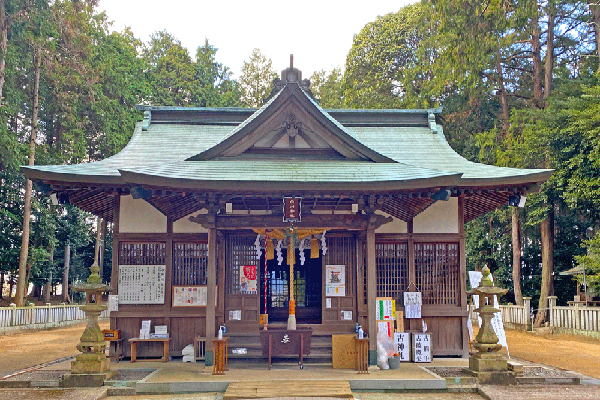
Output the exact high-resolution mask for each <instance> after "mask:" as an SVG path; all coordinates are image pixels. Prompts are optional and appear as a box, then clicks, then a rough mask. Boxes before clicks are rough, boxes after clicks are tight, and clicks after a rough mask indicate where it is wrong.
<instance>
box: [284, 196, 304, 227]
mask: <svg viewBox="0 0 600 400" xmlns="http://www.w3.org/2000/svg"><path fill="white" fill-rule="evenodd" d="M301 203H302V198H300V197H284V198H283V222H301V221H302V213H301V212H300V207H301V205H302V204H301Z"/></svg>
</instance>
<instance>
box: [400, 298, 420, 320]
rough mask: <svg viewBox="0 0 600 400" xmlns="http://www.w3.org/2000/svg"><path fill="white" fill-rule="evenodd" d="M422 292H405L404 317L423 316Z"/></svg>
mask: <svg viewBox="0 0 600 400" xmlns="http://www.w3.org/2000/svg"><path fill="white" fill-rule="evenodd" d="M422 304H423V301H422V299H421V292H404V317H405V318H421V305H422Z"/></svg>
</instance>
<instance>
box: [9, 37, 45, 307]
mask: <svg viewBox="0 0 600 400" xmlns="http://www.w3.org/2000/svg"><path fill="white" fill-rule="evenodd" d="M34 53H35V54H34V58H35V59H36V60H35V74H34V75H35V77H34V85H33V87H34V88H33V110H32V114H31V137H30V138H29V163H28V165H33V164H34V162H35V141H36V139H37V131H38V123H37V119H38V106H39V92H40V70H41V68H42V57H41V54H40V53H41V50H40V48H39V46H38V47H36V48H35V52H34ZM31 186H32V183H31V180H29V179H27V182H26V183H25V205H24V207H23V234H22V235H21V254H20V256H19V276H18V280H17V293H16V294H15V304H16V305H17V306H18V307H22V306H23V305H24V304H25V295H26V292H25V289H26V282H25V275H26V273H27V271H26V269H27V255H28V253H29V222H30V221H29V220H30V219H31V190H32V187H31Z"/></svg>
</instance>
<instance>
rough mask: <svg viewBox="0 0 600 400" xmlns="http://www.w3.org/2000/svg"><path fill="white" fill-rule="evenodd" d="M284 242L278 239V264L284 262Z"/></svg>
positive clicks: (276, 249)
mask: <svg viewBox="0 0 600 400" xmlns="http://www.w3.org/2000/svg"><path fill="white" fill-rule="evenodd" d="M282 243H283V241H282V240H278V241H277V247H276V248H275V251H277V262H278V265H281V263H282V262H283V254H281V244H282Z"/></svg>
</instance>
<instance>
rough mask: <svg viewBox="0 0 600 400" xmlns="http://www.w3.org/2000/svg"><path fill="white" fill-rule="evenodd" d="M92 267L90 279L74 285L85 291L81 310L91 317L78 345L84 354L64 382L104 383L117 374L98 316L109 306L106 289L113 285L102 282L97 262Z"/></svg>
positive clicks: (67, 383) (72, 367)
mask: <svg viewBox="0 0 600 400" xmlns="http://www.w3.org/2000/svg"><path fill="white" fill-rule="evenodd" d="M90 270H91V274H90V276H89V278H88V280H87V283H82V284H79V285H73V286H71V288H72V289H73V290H75V291H77V292H84V293H85V305H83V306H82V307H81V310H82V311H83V312H85V315H86V317H87V320H88V321H87V326H86V328H85V330H84V331H83V334H82V335H81V339H80V342H79V344H78V345H77V350H79V351H80V352H81V354H79V355H78V356H77V357H75V360H74V361H73V362H72V363H71V374H70V375H65V377H63V386H102V385H103V383H104V380H106V379H108V378H110V377H112V376H113V375H114V372H113V371H111V370H110V359H109V358H108V357H106V354H104V351H105V350H106V342H105V341H104V335H103V334H102V331H101V330H100V326H99V325H98V317H99V316H100V314H101V313H102V311H104V310H106V309H107V308H108V306H107V305H105V304H102V293H104V292H110V291H112V288H111V287H110V286H107V285H105V284H103V283H102V281H101V279H100V275H99V274H98V271H100V268H99V267H98V264H97V263H96V262H94V264H93V265H92V266H91V267H90Z"/></svg>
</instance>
